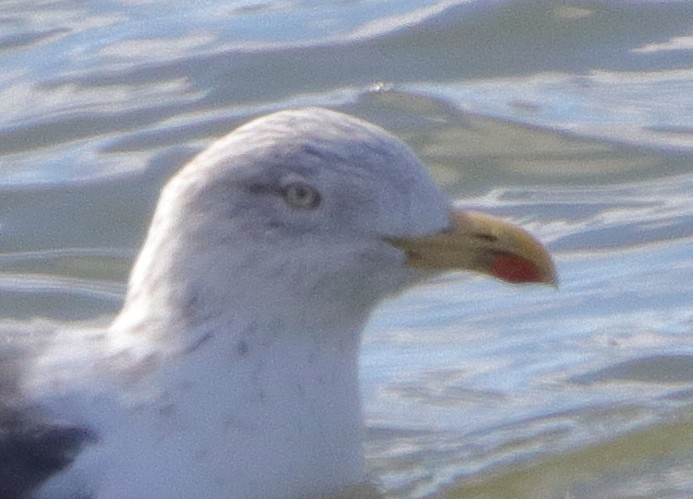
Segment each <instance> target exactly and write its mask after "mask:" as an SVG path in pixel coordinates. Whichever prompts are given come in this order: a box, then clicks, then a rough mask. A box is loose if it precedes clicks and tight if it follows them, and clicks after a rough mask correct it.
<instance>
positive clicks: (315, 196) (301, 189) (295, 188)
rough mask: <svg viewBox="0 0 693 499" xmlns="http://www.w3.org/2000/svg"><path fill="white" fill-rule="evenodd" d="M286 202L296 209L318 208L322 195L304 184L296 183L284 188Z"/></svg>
mask: <svg viewBox="0 0 693 499" xmlns="http://www.w3.org/2000/svg"><path fill="white" fill-rule="evenodd" d="M283 194H284V201H286V203H287V204H288V205H290V206H293V207H294V208H317V207H318V206H319V205H320V193H319V192H318V191H316V190H315V189H314V188H313V187H311V186H310V185H308V184H304V183H302V182H294V183H292V184H289V185H287V186H286V187H284V192H283Z"/></svg>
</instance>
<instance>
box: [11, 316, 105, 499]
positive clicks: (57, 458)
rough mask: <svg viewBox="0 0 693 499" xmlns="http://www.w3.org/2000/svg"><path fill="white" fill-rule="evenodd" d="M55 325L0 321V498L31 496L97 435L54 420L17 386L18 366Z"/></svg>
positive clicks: (40, 346)
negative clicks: (32, 403) (31, 402)
mask: <svg viewBox="0 0 693 499" xmlns="http://www.w3.org/2000/svg"><path fill="white" fill-rule="evenodd" d="M55 330H56V326H54V325H52V324H50V323H47V322H41V321H33V322H28V323H16V322H11V321H2V322H0V499H19V498H27V497H30V495H31V493H32V491H34V490H35V489H36V488H37V487H38V486H39V485H40V484H41V483H42V482H43V481H45V480H46V479H47V478H48V477H50V476H51V475H52V474H54V473H57V472H59V471H60V470H63V469H65V468H66V467H67V466H69V465H70V463H71V462H72V461H73V460H74V458H75V457H76V456H77V454H79V452H80V449H82V448H83V447H84V445H86V444H88V443H90V442H95V441H96V434H95V433H93V432H92V431H90V430H89V429H87V428H82V427H79V426H75V425H71V424H68V423H64V422H58V421H54V420H52V419H51V418H49V417H48V416H47V415H45V414H43V413H42V412H40V411H39V410H37V409H34V408H32V407H31V406H30V405H28V404H27V401H25V400H24V398H23V394H22V393H21V390H20V389H19V383H18V380H19V378H20V374H21V370H22V368H23V367H24V366H26V365H28V364H30V363H31V362H32V361H33V357H34V356H35V355H36V353H37V352H39V351H40V350H41V348H43V346H44V345H45V344H46V342H47V340H48V339H50V338H51V336H52V335H53V334H54V332H55Z"/></svg>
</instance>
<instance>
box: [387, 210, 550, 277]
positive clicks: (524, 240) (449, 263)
mask: <svg viewBox="0 0 693 499" xmlns="http://www.w3.org/2000/svg"><path fill="white" fill-rule="evenodd" d="M450 219H451V227H450V229H448V230H447V231H444V232H441V233H438V234H433V235H430V236H426V237H413V238H407V237H393V238H388V242H389V243H390V244H392V245H393V246H395V247H396V248H399V249H401V250H403V251H404V252H405V254H406V257H407V264H408V265H409V266H411V267H415V268H421V269H430V270H454V269H459V270H468V271H472V272H480V273H482V274H487V275H490V276H493V277H496V278H498V279H502V280H504V281H507V282H512V283H540V284H547V285H550V286H558V277H557V274H556V267H555V266H554V263H553V260H552V259H551V255H549V253H548V251H547V250H546V248H544V246H543V245H542V244H541V243H540V242H539V241H537V240H536V239H535V238H534V237H533V236H532V235H531V234H529V232H527V231H526V230H524V229H522V228H521V227H519V226H517V225H514V224H511V223H509V222H506V221H504V220H501V219H500V218H497V217H494V216H491V215H486V214H483V213H478V212H473V211H464V210H459V209H453V211H452V212H451V214H450Z"/></svg>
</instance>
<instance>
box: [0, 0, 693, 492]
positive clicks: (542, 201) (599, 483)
mask: <svg viewBox="0 0 693 499" xmlns="http://www.w3.org/2000/svg"><path fill="white" fill-rule="evenodd" d="M0 69H1V71H0V317H1V318H3V319H4V320H8V321H24V320H27V319H30V318H33V317H46V318H48V319H50V320H54V321H74V320H91V319H94V318H97V317H100V316H103V315H113V314H115V312H116V311H117V310H118V308H119V305H120V303H121V300H122V297H123V292H124V284H125V281H126V278H127V274H128V271H129V268H130V265H131V263H132V260H133V258H134V256H135V254H136V250H137V248H138V247H139V244H140V242H141V240H142V238H143V235H144V230H145V228H146V227H147V225H148V220H149V217H150V215H151V210H152V208H153V204H154V202H155V200H156V195H157V192H158V189H159V188H160V186H161V184H162V183H163V182H164V180H165V179H166V178H167V177H168V176H169V175H170V174H171V173H172V172H173V171H175V170H176V169H177V168H179V167H180V166H181V165H182V164H184V163H185V161H186V160H188V159H189V158H191V157H192V156H193V155H194V154H195V153H196V152H198V151H199V150H201V148H203V147H204V146H206V145H207V144H209V143H211V142H212V141H213V140H214V139H215V138H217V137H219V136H221V135H223V134H225V133H227V132H228V131H229V130H231V129H233V128H234V127H235V126H237V125H239V124H240V123H243V122H245V121H247V120H248V119H250V118H252V117H255V116H257V115H260V114H264V113H267V112H271V111H274V110H277V109H280V108H284V107H296V106H305V105H319V106H327V107H332V108H334V109H338V110H341V111H345V112H347V113H351V114H355V115H358V116H360V117H363V118H365V119H367V120H371V121H374V122H376V123H378V124H380V125H382V126H384V127H385V128H387V129H389V130H391V131H392V132H394V133H395V134H397V135H398V136H400V137H401V138H403V139H404V140H406V141H407V142H408V143H409V144H410V145H412V146H413V147H414V148H415V149H416V151H417V152H418V153H419V154H420V156H421V157H422V158H423V159H424V160H425V161H426V162H427V163H428V164H429V165H430V166H431V168H432V171H433V173H434V175H435V176H436V178H437V180H438V181H439V182H440V183H441V184H442V185H443V186H444V189H445V190H446V192H447V193H448V194H449V195H450V196H451V197H452V198H455V199H459V202H460V203H462V204H463V205H466V206H469V207H472V208H476V209H484V210H487V211H490V212H493V213H496V214H499V215H502V216H505V217H507V218H508V219H511V220H513V221H515V222H518V223H521V224H522V225H524V226H525V227H527V228H528V229H530V230H531V231H533V232H534V233H535V234H536V235H537V236H539V237H540V238H541V239H542V240H543V241H544V242H546V243H547V244H548V246H549V248H550V249H551V250H552V252H553V253H554V254H555V256H556V259H557V263H558V269H559V273H560V279H561V288H560V290H559V291H555V290H552V289H542V288H529V289H527V288H517V287H512V286H507V285H503V284H500V283H496V282H492V281H489V280H485V279H482V278H478V277H473V276H468V275H464V274H452V275H449V276H446V277H444V278H441V279H439V280H437V281H435V282H432V283H430V284H428V285H426V286H423V287H421V288H418V289H415V290H412V291H411V292H409V293H408V294H406V295H404V296H402V297H400V298H398V299H396V300H393V301H390V302H388V303H386V304H383V306H382V307H380V309H379V310H378V312H377V313H376V314H375V316H374V317H373V320H372V322H371V324H370V326H369V328H368V330H367V332H366V335H365V338H364V350H363V356H362V380H363V393H364V397H365V413H366V419H367V431H366V433H365V445H366V451H367V456H368V464H369V469H370V473H371V476H372V478H373V481H374V482H375V483H376V484H378V486H379V487H380V488H381V489H382V491H383V492H384V494H385V496H387V497H428V496H433V495H440V494H445V493H449V494H451V495H452V496H454V497H488V498H501V497H507V498H519V497H527V498H543V497H546V498H553V497H557V498H559V497H560V498H563V497H565V498H567V497H570V498H582V497H584V498H593V497H609V498H615V497H619V498H621V497H658V498H659V497H666V498H687V497H692V496H693V247H692V246H691V243H692V242H693V2H690V1H679V2H674V1H652V2H644V1H642V2H638V1H635V2H633V1H596V0H595V1H590V0H564V1H560V2H557V1H555V2H550V1H515V2H508V1H505V2H504V1H492V0H477V1H474V0H468V1H460V0H439V1H433V0H429V1H406V0H403V1H399V2H389V1H384V0H381V1H378V0H362V1H358V0H353V1H348V0H347V1H338V2H335V1H327V0H312V1H311V0H305V1H298V0H297V1H290V0H289V1H284V0H267V1H262V0H255V1H253V0H249V1H241V0H239V1H227V2H222V1H220V0H215V1H213V0H198V1H195V2H189V1H183V0H177V1H176V0H167V1H164V0H95V1H91V2H75V1H72V0H62V1H61V0H52V1H42V0H34V1H30V2H29V1H26V0H4V1H3V2H1V3H0Z"/></svg>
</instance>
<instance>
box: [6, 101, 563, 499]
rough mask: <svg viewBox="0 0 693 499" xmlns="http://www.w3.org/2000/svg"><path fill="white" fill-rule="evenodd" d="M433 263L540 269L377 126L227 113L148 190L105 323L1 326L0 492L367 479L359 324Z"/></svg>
mask: <svg viewBox="0 0 693 499" xmlns="http://www.w3.org/2000/svg"><path fill="white" fill-rule="evenodd" d="M450 270H467V271H472V272H477V273H481V274H487V275H490V276H494V277H496V278H499V279H502V280H505V281H509V282H512V283H543V284H549V285H555V283H556V282H557V278H556V271H555V267H554V264H553V262H552V260H551V257H550V256H549V254H548V252H547V251H546V249H545V248H544V247H543V246H542V245H541V244H540V243H539V242H538V241H537V240H536V239H534V238H533V237H532V236H531V235H530V234H528V233H527V232H526V231H524V230H523V229H521V228H520V227H518V226H516V225H512V224H510V223H508V222H505V221H503V220H501V219H498V218H495V217H492V216H489V215H485V214H481V213H476V212H471V211H465V210H463V209H461V208H459V207H456V206H455V205H453V204H451V203H450V202H449V201H448V200H446V198H445V196H444V195H443V194H442V193H441V191H440V189H439V188H438V187H437V185H436V184H435V182H434V181H433V179H432V178H431V176H430V175H429V173H428V172H427V170H426V168H425V167H424V166H423V165H422V163H421V162H420V161H419V159H417V157H416V155H415V154H414V152H413V151H412V150H411V149H410V148H409V147H408V146H406V145H405V144H404V143H403V142H402V141H400V140H399V139H397V138H396V137H394V136H393V135H391V134H389V133H387V132H386V131H385V130H383V129H382V128H380V127H378V126H376V125H373V124H370V123H367V122H365V121H362V120H360V119H357V118H354V117H351V116H348V115H345V114H341V113H338V112H335V111H331V110H327V109H321V108H308V109H297V110H285V111H280V112H276V113H274V114H270V115H268V116H265V117H261V118H258V119H255V120H253V121H251V122H249V123H247V124H245V125H243V126H241V127H240V128H238V129H236V130H235V131H233V132H232V133H230V134H229V135H227V136H226V137H223V138H221V139H220V140H218V141H217V142H215V143H213V144H212V145H211V146H210V147H209V148H207V149H206V150H204V151H203V152H201V153H200V154H199V155H198V156H197V157H196V158H194V159H193V160H192V161H191V162H189V163H188V164H187V165H186V166H184V167H183V168H182V169H181V170H180V171H179V172H178V173H177V174H175V175H174V176H173V177H172V178H171V179H170V180H169V181H168V182H167V184H166V185H165V186H164V188H163V189H162V192H161V196H160V198H159V201H158V204H157V207H156V210H155V213H154V217H153V220H152V222H151V225H150V227H149V231H148V234H147V236H146V239H145V241H144V244H143V246H142V249H141V251H140V253H139V256H138V257H137V259H136V262H135V264H134V267H133V269H132V272H131V275H130V278H129V281H128V286H127V292H126V296H125V300H124V305H123V307H122V310H121V312H120V313H119V314H118V315H117V317H116V318H115V320H114V321H113V322H112V324H110V326H108V327H86V326H83V327H68V326H65V327H59V328H58V327H54V328H53V329H51V327H48V326H46V325H45V324H44V325H43V327H42V328H39V325H36V324H34V325H33V326H32V327H34V328H39V329H44V330H49V329H50V331H43V332H42V333H39V332H36V331H33V332H29V329H30V328H29V327H28V326H27V328H24V330H15V331H6V329H7V327H5V328H4V329H2V330H0V333H1V334H2V335H3V338H2V339H3V340H4V341H5V343H6V346H5V353H4V355H2V356H0V359H4V362H3V364H2V367H1V368H0V375H2V377H3V378H2V379H0V381H2V383H0V403H1V404H2V408H0V497H3V498H13V497H16V498H20V497H34V498H51V499H61V498H75V497H79V498H126V499H129V498H152V497H155V498H164V497H165V498H192V497H194V498H205V499H206V498H222V497H223V498H279V497H281V498H284V497H311V496H319V495H326V494H332V493H339V492H341V491H344V490H348V489H349V487H358V486H360V485H362V484H364V483H367V475H366V472H365V463H364V452H363V448H362V444H361V441H360V438H359V436H360V431H361V427H362V411H361V404H360V396H359V383H358V369H357V366H358V356H359V348H360V339H361V332H362V330H363V327H364V325H365V323H366V321H367V320H368V317H369V314H370V313H371V311H372V310H373V308H374V307H375V306H376V305H377V304H378V303H379V302H380V301H381V300H383V299H384V298H386V297H388V296H391V295H393V294H396V293H397V292H399V291H401V290H403V289H405V288H407V287H410V286H412V285H415V284H416V283H419V282H421V281H422V280H424V279H429V278H430V277H431V276H435V275H437V274H440V273H441V272H445V271H450ZM19 329H21V328H19ZM39 340H40V341H39ZM7 345H9V346H7ZM3 383H4V384H3ZM3 387H4V388H3Z"/></svg>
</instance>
